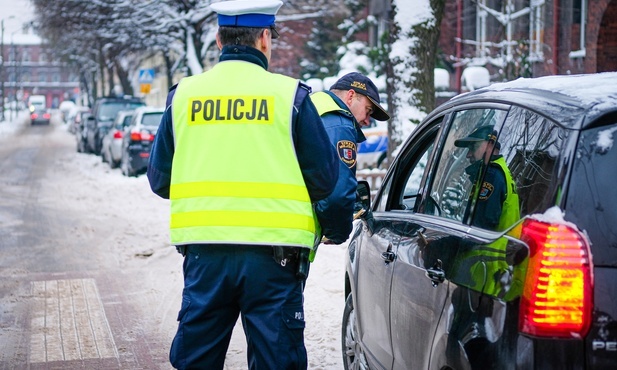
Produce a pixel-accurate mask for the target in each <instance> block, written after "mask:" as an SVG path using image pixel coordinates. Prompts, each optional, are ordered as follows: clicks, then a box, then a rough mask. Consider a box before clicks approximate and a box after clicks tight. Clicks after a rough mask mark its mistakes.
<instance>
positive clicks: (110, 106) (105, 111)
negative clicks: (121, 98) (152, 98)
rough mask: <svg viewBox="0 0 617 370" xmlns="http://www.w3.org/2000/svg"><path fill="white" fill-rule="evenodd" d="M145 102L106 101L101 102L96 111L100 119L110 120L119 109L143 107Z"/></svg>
mask: <svg viewBox="0 0 617 370" xmlns="http://www.w3.org/2000/svg"><path fill="white" fill-rule="evenodd" d="M144 105H145V104H144V103H140V102H107V103H103V104H101V106H100V108H99V112H98V117H97V118H98V119H99V120H101V121H106V120H111V119H114V118H115V117H116V115H117V114H118V112H120V111H121V110H131V109H135V108H137V107H143V106H144Z"/></svg>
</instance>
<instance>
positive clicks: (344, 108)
mask: <svg viewBox="0 0 617 370" xmlns="http://www.w3.org/2000/svg"><path fill="white" fill-rule="evenodd" d="M311 100H312V101H313V103H314V104H315V107H316V108H317V111H318V112H319V114H320V115H321V119H322V120H323V122H324V126H325V128H326V131H327V132H328V136H329V137H330V142H331V143H332V145H333V146H334V147H335V148H336V151H337V153H338V156H339V179H338V182H337V183H336V188H335V189H334V192H332V194H331V195H330V196H329V197H328V198H326V199H324V200H321V201H319V202H317V204H316V212H317V214H318V215H319V216H321V217H320V220H322V219H323V220H324V221H325V222H323V223H322V225H321V226H322V230H323V233H324V235H325V236H326V238H327V239H328V240H329V241H328V242H329V243H334V244H340V243H342V242H344V241H345V240H347V238H348V237H349V234H350V233H351V229H352V221H353V211H354V203H355V200H356V188H357V186H358V182H357V180H356V166H357V160H356V155H357V149H358V144H359V143H361V142H363V141H365V140H366V138H365V137H364V134H363V133H362V130H361V128H362V127H364V126H368V125H369V124H370V118H371V117H372V118H375V119H376V120H379V121H386V120H388V119H390V116H389V115H388V113H387V112H386V110H385V109H384V108H383V107H382V106H381V104H380V100H379V91H378V90H377V87H376V86H375V84H374V83H373V81H371V79H370V78H368V77H366V76H365V75H363V74H361V73H358V72H352V73H348V74H346V75H344V76H343V77H341V78H340V79H339V80H338V81H336V82H335V83H334V84H333V85H332V86H331V87H330V91H320V92H316V93H314V94H312V95H311Z"/></svg>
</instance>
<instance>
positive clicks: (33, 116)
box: [30, 113, 39, 119]
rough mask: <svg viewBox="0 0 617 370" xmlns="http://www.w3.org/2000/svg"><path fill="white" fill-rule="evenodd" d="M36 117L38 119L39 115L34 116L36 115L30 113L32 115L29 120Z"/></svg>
mask: <svg viewBox="0 0 617 370" xmlns="http://www.w3.org/2000/svg"><path fill="white" fill-rule="evenodd" d="M38 117H39V115H38V114H36V113H32V114H31V115H30V119H37V118H38Z"/></svg>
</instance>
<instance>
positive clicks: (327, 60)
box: [299, 17, 343, 80]
mask: <svg viewBox="0 0 617 370" xmlns="http://www.w3.org/2000/svg"><path fill="white" fill-rule="evenodd" d="M341 21H342V18H341V17H337V18H331V17H330V18H326V17H319V18H317V19H314V20H313V27H312V28H311V33H310V34H309V37H308V38H309V39H308V42H307V43H306V45H304V51H305V52H306V56H305V58H301V59H300V61H299V63H300V65H301V66H302V71H301V72H300V74H301V76H302V78H303V79H305V80H307V79H309V78H320V79H323V78H324V77H328V76H336V74H337V73H338V71H339V58H340V57H339V56H338V54H337V50H338V48H339V47H340V46H341V39H342V38H343V32H342V31H341V30H340V29H339V28H338V27H337V25H338V24H340V22H341Z"/></svg>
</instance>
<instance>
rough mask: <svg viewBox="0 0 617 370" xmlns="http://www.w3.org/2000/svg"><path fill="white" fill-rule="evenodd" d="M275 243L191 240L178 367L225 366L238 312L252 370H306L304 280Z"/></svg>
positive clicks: (174, 355) (175, 358)
mask: <svg viewBox="0 0 617 370" xmlns="http://www.w3.org/2000/svg"><path fill="white" fill-rule="evenodd" d="M296 267H297V266H296V262H292V263H287V264H286V265H285V266H282V265H281V264H280V263H277V262H276V261H275V260H274V257H273V248H272V247H270V246H241V245H193V246H189V247H187V251H186V256H185V258H184V265H183V269H184V290H183V292H182V307H181V309H180V313H179V314H178V321H179V325H178V332H177V333H176V336H175V338H174V340H173V342H172V345H171V350H170V356H169V358H170V361H171V364H172V365H173V366H174V367H175V368H177V369H223V365H224V362H225V355H226V353H227V349H228V347H229V341H230V339H231V334H232V330H233V328H234V326H235V324H236V322H237V320H238V316H239V315H240V317H241V319H242V324H243V327H244V333H245V335H246V341H247V347H248V348H247V358H248V366H249V368H250V369H252V370H253V369H256V370H261V369H263V370H266V369H267V370H275V369H306V368H307V362H308V361H307V355H306V348H305V346H304V326H305V323H304V309H303V296H302V290H303V288H302V283H301V282H300V281H298V280H297V279H296V277H295V271H296Z"/></svg>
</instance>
